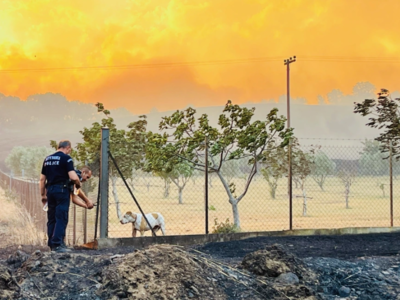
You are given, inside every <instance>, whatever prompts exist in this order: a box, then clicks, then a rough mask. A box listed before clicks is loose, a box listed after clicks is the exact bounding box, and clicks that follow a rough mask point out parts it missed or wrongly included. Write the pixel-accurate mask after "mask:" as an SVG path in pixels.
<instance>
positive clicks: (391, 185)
mask: <svg viewBox="0 0 400 300" xmlns="http://www.w3.org/2000/svg"><path fill="white" fill-rule="evenodd" d="M392 146H393V145H392V141H390V152H389V153H390V158H389V164H390V166H389V168H390V227H393V150H392Z"/></svg>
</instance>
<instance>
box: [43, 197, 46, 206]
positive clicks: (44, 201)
mask: <svg viewBox="0 0 400 300" xmlns="http://www.w3.org/2000/svg"><path fill="white" fill-rule="evenodd" d="M42 203H43V206H44V205H46V203H47V196H42Z"/></svg>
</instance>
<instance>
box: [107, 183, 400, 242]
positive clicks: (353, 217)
mask: <svg viewBox="0 0 400 300" xmlns="http://www.w3.org/2000/svg"><path fill="white" fill-rule="evenodd" d="M137 182H138V184H137V185H136V187H135V191H134V194H135V196H136V198H137V200H138V201H139V203H140V205H141V206H142V209H143V210H144V212H145V213H149V212H160V213H162V214H163V216H164V218H165V220H166V230H167V234H168V235H182V234H202V233H204V232H205V222H204V220H205V211H204V185H203V184H202V178H199V179H198V180H197V181H196V184H193V182H192V181H190V182H189V183H188V184H187V187H186V188H185V190H184V192H183V201H184V204H181V205H180V204H178V193H177V189H176V188H175V187H174V186H173V185H171V194H170V196H169V198H166V199H165V198H163V191H164V188H163V186H164V185H163V181H162V180H160V179H158V178H156V177H154V178H151V181H150V182H151V185H150V187H149V188H147V186H146V185H145V184H143V182H141V181H140V180H138V181H137ZM234 182H235V183H236V185H237V191H238V192H240V191H241V188H242V187H243V186H244V180H243V179H234ZM212 183H213V185H212V187H210V188H209V206H213V207H214V208H215V210H209V228H210V232H211V231H212V227H213V225H214V219H215V218H218V221H219V222H220V221H225V220H226V219H227V218H229V220H230V221H231V222H232V220H233V217H232V208H231V205H230V204H229V202H228V198H227V195H226V192H225V191H224V189H223V187H222V185H221V184H220V182H219V180H218V179H217V178H214V179H213V182H212ZM382 183H383V184H385V197H384V196H383V192H382V189H381V188H379V185H380V184H382ZM388 184H389V177H388V176H387V177H357V178H356V180H355V182H354V184H353V185H352V186H351V188H350V197H349V209H346V205H345V188H344V185H343V184H342V183H341V181H340V180H339V179H338V178H337V177H331V178H327V180H326V182H325V185H324V191H322V190H321V189H320V188H319V186H318V185H317V184H316V183H315V182H314V181H313V180H312V178H309V179H307V183H306V193H307V197H310V198H312V199H307V202H308V205H307V211H308V213H307V216H305V217H304V216H302V212H303V198H302V197H296V196H301V195H302V191H301V190H300V189H296V188H295V185H294V184H293V228H294V229H299V228H341V227H381V226H382V227H387V226H390V198H389V185H388ZM117 189H118V195H119V198H120V202H121V210H122V212H123V213H125V212H126V211H133V212H138V211H139V210H138V209H137V208H136V205H135V204H134V202H133V200H132V199H131V197H130V195H129V193H128V191H127V189H126V187H125V186H124V185H123V183H122V181H120V182H118V186H117ZM276 195H277V196H276V199H272V198H271V197H270V194H269V191H268V185H267V182H266V181H265V180H264V179H263V178H262V177H257V178H256V180H255V181H254V182H253V183H252V185H251V186H250V189H249V192H248V193H247V195H246V196H245V197H244V198H243V199H242V201H241V202H240V204H239V213H240V220H241V230H242V231H268V230H270V231H271V230H287V229H288V228H289V201H288V196H287V180H286V179H282V180H280V182H279V186H278V189H277V193H276ZM393 202H394V226H400V180H394V201H393ZM109 203H110V210H109V226H110V227H109V236H110V237H129V236H131V228H132V227H131V225H130V224H126V225H122V224H120V223H119V222H118V218H117V213H116V209H115V204H114V198H113V196H112V192H111V186H110V196H109ZM146 235H150V232H148V233H146Z"/></svg>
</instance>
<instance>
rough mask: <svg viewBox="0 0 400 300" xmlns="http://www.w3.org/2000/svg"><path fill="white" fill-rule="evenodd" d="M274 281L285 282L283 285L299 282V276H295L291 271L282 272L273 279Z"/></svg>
mask: <svg viewBox="0 0 400 300" xmlns="http://www.w3.org/2000/svg"><path fill="white" fill-rule="evenodd" d="M275 282H276V283H280V284H285V285H294V284H299V277H297V275H296V274H293V273H291V272H289V273H284V274H281V275H279V276H278V277H277V278H276V279H275Z"/></svg>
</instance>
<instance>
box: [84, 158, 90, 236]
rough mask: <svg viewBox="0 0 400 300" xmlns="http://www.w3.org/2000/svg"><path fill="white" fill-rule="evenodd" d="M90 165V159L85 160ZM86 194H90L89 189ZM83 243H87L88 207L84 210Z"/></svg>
mask: <svg viewBox="0 0 400 300" xmlns="http://www.w3.org/2000/svg"><path fill="white" fill-rule="evenodd" d="M87 165H88V161H87V160H85V166H87ZM85 194H86V195H89V193H88V192H87V191H85ZM83 243H84V244H86V243H87V209H85V210H84V211H83Z"/></svg>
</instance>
